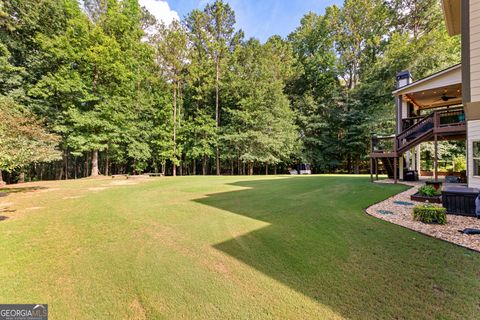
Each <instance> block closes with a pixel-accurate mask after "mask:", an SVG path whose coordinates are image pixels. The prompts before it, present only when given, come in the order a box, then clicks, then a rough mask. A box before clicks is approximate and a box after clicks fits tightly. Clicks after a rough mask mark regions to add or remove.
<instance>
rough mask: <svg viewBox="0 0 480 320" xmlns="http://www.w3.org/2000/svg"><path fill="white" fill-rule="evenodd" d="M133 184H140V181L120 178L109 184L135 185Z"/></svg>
mask: <svg viewBox="0 0 480 320" xmlns="http://www.w3.org/2000/svg"><path fill="white" fill-rule="evenodd" d="M133 184H138V182H134V181H128V180H120V181H113V182H110V183H109V185H112V186H129V185H133Z"/></svg>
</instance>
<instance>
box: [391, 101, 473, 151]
mask: <svg viewBox="0 0 480 320" xmlns="http://www.w3.org/2000/svg"><path fill="white" fill-rule="evenodd" d="M404 120H406V121H403V122H402V125H404V126H406V125H407V124H409V123H410V122H414V123H413V124H411V125H410V126H409V127H407V128H405V129H404V130H403V131H402V132H401V133H400V134H399V135H398V136H397V138H396V139H395V140H396V141H395V143H396V148H395V150H396V151H402V150H403V149H404V148H406V147H408V146H409V145H413V144H415V142H418V141H421V140H422V139H424V138H425V137H426V136H427V135H431V134H433V132H434V130H439V129H445V128H449V127H456V126H463V125H465V112H464V110H463V108H452V109H445V110H437V111H433V112H432V113H431V114H429V115H427V116H424V117H413V118H407V119H404Z"/></svg>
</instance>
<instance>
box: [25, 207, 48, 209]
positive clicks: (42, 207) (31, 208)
mask: <svg viewBox="0 0 480 320" xmlns="http://www.w3.org/2000/svg"><path fill="white" fill-rule="evenodd" d="M43 208H44V207H29V208H25V210H38V209H43Z"/></svg>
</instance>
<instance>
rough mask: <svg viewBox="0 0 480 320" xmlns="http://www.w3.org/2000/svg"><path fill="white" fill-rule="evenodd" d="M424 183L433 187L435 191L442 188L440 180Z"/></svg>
mask: <svg viewBox="0 0 480 320" xmlns="http://www.w3.org/2000/svg"><path fill="white" fill-rule="evenodd" d="M425 184H426V185H427V186H432V187H434V188H435V190H436V191H438V190H440V189H441V188H442V182H441V181H426V182H425Z"/></svg>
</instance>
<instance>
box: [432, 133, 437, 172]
mask: <svg viewBox="0 0 480 320" xmlns="http://www.w3.org/2000/svg"><path fill="white" fill-rule="evenodd" d="M433 138H434V146H435V152H434V157H433V166H434V172H435V174H434V177H435V181H438V139H437V135H436V134H435V135H434V136H433Z"/></svg>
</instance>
